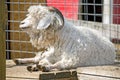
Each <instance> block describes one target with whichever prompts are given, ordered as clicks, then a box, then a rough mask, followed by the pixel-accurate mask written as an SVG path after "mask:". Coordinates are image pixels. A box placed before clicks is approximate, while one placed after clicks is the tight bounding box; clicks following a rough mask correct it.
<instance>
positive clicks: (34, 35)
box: [14, 5, 115, 71]
mask: <svg viewBox="0 0 120 80" xmlns="http://www.w3.org/2000/svg"><path fill="white" fill-rule="evenodd" d="M20 28H21V30H23V31H25V32H26V33H27V34H28V35H29V37H30V42H31V43H32V45H33V46H34V47H36V48H37V49H38V50H40V52H38V53H36V56H35V57H33V58H24V59H20V58H18V59H14V62H15V63H16V64H23V63H34V65H32V66H28V67H27V69H28V70H29V71H38V70H41V71H52V70H56V69H57V70H64V69H73V68H74V69H75V68H77V67H81V66H96V65H105V64H113V63H114V60H115V47H114V45H113V44H112V43H111V42H110V41H109V40H108V39H107V38H105V37H103V36H102V35H100V33H99V32H98V31H96V30H93V29H90V28H86V27H83V26H75V25H74V24H72V23H70V22H69V21H67V20H66V19H65V18H64V17H63V15H62V13H61V12H60V11H59V10H58V9H57V8H55V7H50V6H41V5H34V6H30V8H29V9H28V14H27V18H25V19H24V20H23V21H21V23H20ZM41 49H44V50H42V51H41Z"/></svg>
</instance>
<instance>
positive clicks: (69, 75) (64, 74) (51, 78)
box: [39, 70, 78, 80]
mask: <svg viewBox="0 0 120 80" xmlns="http://www.w3.org/2000/svg"><path fill="white" fill-rule="evenodd" d="M58 79H59V80H78V78H77V72H76V70H65V71H57V72H42V73H41V74H40V76H39V80H58Z"/></svg>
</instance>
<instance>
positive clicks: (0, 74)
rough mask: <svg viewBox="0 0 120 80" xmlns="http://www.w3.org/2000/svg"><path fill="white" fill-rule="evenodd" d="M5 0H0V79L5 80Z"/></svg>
mask: <svg viewBox="0 0 120 80" xmlns="http://www.w3.org/2000/svg"><path fill="white" fill-rule="evenodd" d="M6 13H7V12H6V7H5V0H0V80H5V71H6V61H5V58H6V56H5V24H6V19H7V17H6V15H5V14H6Z"/></svg>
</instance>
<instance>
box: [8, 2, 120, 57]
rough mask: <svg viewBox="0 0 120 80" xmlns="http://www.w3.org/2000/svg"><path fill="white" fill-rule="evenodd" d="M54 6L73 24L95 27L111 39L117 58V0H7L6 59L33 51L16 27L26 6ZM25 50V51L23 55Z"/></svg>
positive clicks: (119, 16)
mask: <svg viewBox="0 0 120 80" xmlns="http://www.w3.org/2000/svg"><path fill="white" fill-rule="evenodd" d="M40 3H41V4H43V5H48V6H54V7H56V8H58V9H59V10H60V11H61V12H62V13H63V15H64V17H65V18H67V19H68V20H70V21H71V22H73V23H74V24H75V25H81V26H84V27H91V28H94V29H97V30H99V31H100V32H101V33H102V34H103V35H105V36H106V37H108V38H109V39H110V40H111V41H113V42H114V44H115V47H116V50H117V58H120V56H119V55H120V52H119V49H120V44H119V43H120V28H119V27H120V25H119V24H120V1H119V0H7V1H6V4H7V5H8V15H9V18H8V26H7V28H6V44H7V45H6V53H7V58H16V57H31V56H34V55H29V56H28V53H34V52H36V51H37V49H35V48H33V47H32V45H31V43H30V42H29V37H28V35H26V34H25V33H24V32H23V31H20V29H19V23H20V21H21V20H23V19H24V18H25V15H26V13H27V8H28V7H29V6H31V5H38V4H40ZM26 53H27V54H26Z"/></svg>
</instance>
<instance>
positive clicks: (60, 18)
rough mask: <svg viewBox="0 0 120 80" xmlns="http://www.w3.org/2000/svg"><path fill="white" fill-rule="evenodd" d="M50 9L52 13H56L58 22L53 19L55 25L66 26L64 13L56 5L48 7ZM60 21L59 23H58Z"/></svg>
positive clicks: (58, 26) (55, 16)
mask: <svg viewBox="0 0 120 80" xmlns="http://www.w3.org/2000/svg"><path fill="white" fill-rule="evenodd" d="M48 10H49V11H50V12H52V13H54V14H55V15H54V18H56V19H55V21H56V23H55V22H54V21H53V24H54V23H55V24H54V25H56V26H54V27H57V28H62V27H63V26H64V17H63V15H62V13H61V12H60V11H59V10H58V9H57V8H55V7H48ZM57 22H58V23H57Z"/></svg>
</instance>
